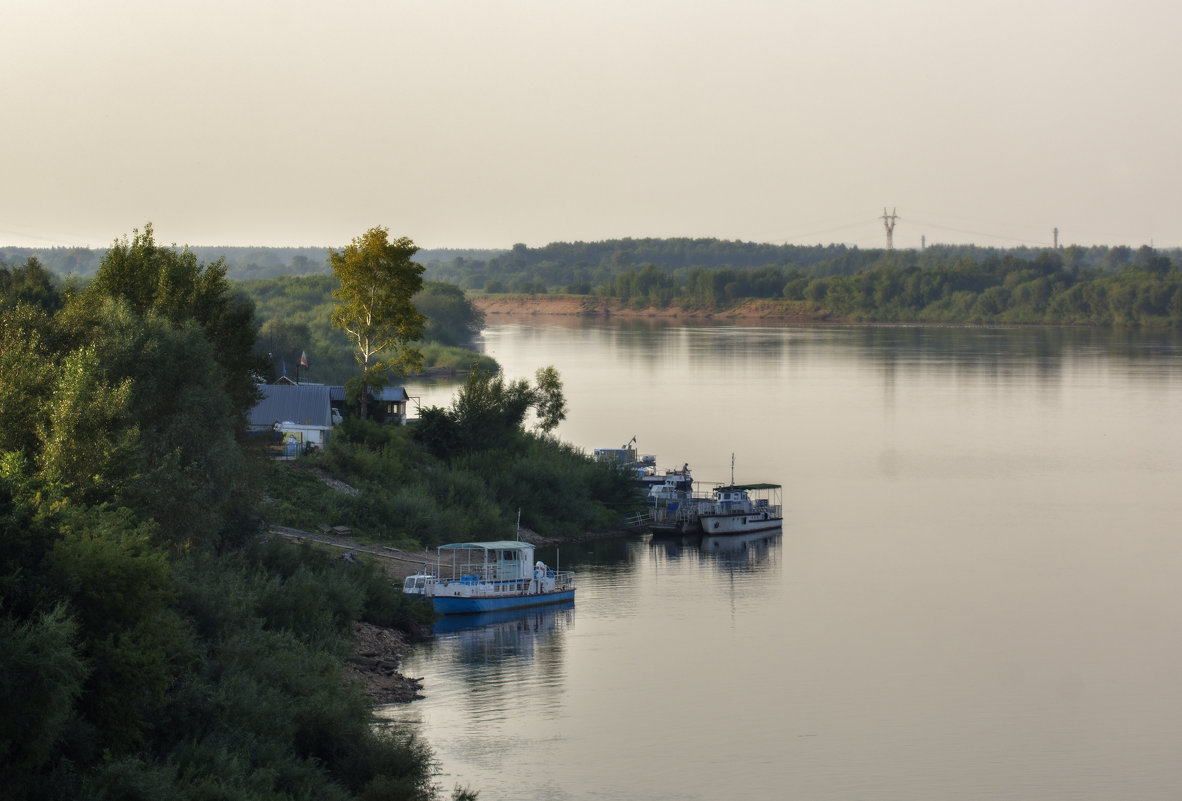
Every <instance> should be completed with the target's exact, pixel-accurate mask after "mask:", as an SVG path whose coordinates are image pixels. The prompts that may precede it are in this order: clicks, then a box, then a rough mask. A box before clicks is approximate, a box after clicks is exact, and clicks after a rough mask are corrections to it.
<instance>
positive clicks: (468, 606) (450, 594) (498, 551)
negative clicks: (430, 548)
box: [402, 540, 575, 615]
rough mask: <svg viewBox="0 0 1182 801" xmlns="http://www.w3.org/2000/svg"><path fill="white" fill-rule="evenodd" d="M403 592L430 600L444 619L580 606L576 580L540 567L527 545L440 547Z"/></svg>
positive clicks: (567, 573)
mask: <svg viewBox="0 0 1182 801" xmlns="http://www.w3.org/2000/svg"><path fill="white" fill-rule="evenodd" d="M402 591H403V592H404V593H406V594H407V595H420V596H422V597H424V598H430V599H431V603H432V604H433V605H434V607H435V611H436V612H438V613H440V614H441V615H454V614H464V613H473V612H497V611H501V610H504V609H523V608H526V607H530V606H542V605H544V604H554V603H563V602H566V601H574V598H575V574H574V573H573V572H571V571H569V570H566V571H558V570H551V569H550V568H549V567H548V566H547V565H546V564H545V563H544V562H541V561H537V562H535V561H534V546H532V545H530V544H529V543H526V542H520V541H517V540H502V541H497V542H459V543H455V544H452V545H442V546H440V547H439V549H438V550H437V551H436V558H435V564H434V565H433V566H424V568H423V570H422V571H421V572H419V573H415V574H414V575H413V576H407V577H406V580H405V582H403V585H402Z"/></svg>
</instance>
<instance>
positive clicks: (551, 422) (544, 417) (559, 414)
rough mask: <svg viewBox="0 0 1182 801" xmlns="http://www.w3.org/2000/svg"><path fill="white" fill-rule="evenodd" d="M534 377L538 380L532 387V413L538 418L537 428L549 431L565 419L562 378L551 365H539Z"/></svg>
mask: <svg viewBox="0 0 1182 801" xmlns="http://www.w3.org/2000/svg"><path fill="white" fill-rule="evenodd" d="M534 379H535V380H536V381H537V382H538V384H537V387H536V388H535V389H534V413H535V414H536V415H537V418H538V428H539V429H541V430H542V431H544V432H546V433H549V432H551V431H553V430H554V429H555V428H557V427H558V424H559V423H561V422H562V421H563V420H565V419H566V397H565V396H564V395H563V394H562V379H561V378H559V376H558V371H557V370H555V369H554V367H553V366H550V367H539V368H538V371H537V372H536V373H534Z"/></svg>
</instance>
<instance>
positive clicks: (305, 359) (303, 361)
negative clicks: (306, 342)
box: [300, 350, 308, 367]
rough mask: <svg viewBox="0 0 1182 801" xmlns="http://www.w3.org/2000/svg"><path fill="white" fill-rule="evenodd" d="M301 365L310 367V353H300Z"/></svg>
mask: <svg viewBox="0 0 1182 801" xmlns="http://www.w3.org/2000/svg"><path fill="white" fill-rule="evenodd" d="M300 365H301V366H303V367H307V366H308V351H306V350H305V351H301V352H300Z"/></svg>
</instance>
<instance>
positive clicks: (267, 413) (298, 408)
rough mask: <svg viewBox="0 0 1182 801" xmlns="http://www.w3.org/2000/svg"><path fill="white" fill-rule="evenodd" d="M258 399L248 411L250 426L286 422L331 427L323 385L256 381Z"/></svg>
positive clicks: (325, 391)
mask: <svg viewBox="0 0 1182 801" xmlns="http://www.w3.org/2000/svg"><path fill="white" fill-rule="evenodd" d="M259 392H260V393H262V396H263V398H262V400H260V401H259V402H258V404H257V405H256V406H255V407H254V408H253V409H251V410H250V425H252V426H269V425H271V424H273V423H276V422H280V423H284V422H290V423H295V424H296V425H305V426H320V427H323V428H330V427H331V426H332V412H331V411H330V408H331V407H330V406H329V402H328V398H329V392H328V387H326V386H324V385H323V384H312V385H308V384H300V385H297V386H294V387H290V386H283V385H281V384H259Z"/></svg>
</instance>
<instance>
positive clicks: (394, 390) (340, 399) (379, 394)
mask: <svg viewBox="0 0 1182 801" xmlns="http://www.w3.org/2000/svg"><path fill="white" fill-rule="evenodd" d="M328 392H329V397H330V398H331V399H332V402H333V403H344V402H345V388H344V387H342V386H340V385H339V384H338V385H336V386H330V387H329V388H328ZM369 396H370V397H371V398H373V399H374V400H378V401H385V402H387V403H389V402H391V401H395V402H402V403H405V402H406V401H408V400H410V395H407V394H406V390H405V389H404V388H403V387H382V388H381V389H380V390H377V391H375V390H373V389H371V390H370V391H369Z"/></svg>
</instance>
